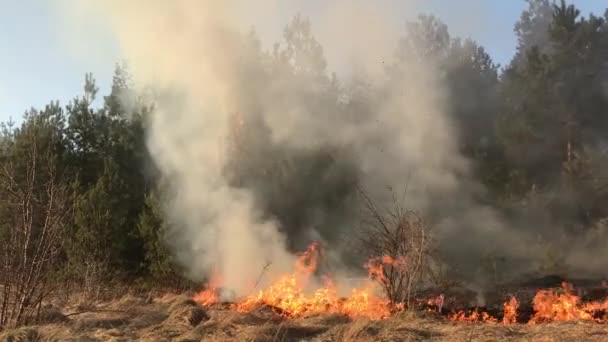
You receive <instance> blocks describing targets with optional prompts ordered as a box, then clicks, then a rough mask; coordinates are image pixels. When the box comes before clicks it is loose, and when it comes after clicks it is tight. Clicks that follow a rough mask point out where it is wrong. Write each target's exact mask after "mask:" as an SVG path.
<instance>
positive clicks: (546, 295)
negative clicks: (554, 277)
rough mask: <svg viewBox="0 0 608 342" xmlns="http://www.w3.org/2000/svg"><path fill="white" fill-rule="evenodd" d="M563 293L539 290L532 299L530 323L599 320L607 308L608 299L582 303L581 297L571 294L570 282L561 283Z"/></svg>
mask: <svg viewBox="0 0 608 342" xmlns="http://www.w3.org/2000/svg"><path fill="white" fill-rule="evenodd" d="M562 289H563V293H558V292H557V291H553V290H539V291H538V292H537V293H536V296H534V299H533V300H532V304H533V305H534V317H533V318H532V319H531V320H530V322H529V323H530V324H537V323H545V322H554V321H577V320H584V321H590V320H594V321H601V320H602V318H601V317H598V316H600V314H603V313H604V311H606V310H607V309H608V299H606V300H605V301H603V302H591V303H586V304H584V303H582V302H581V298H580V297H579V296H577V295H575V294H573V293H572V292H573V287H572V286H571V285H570V284H567V283H562Z"/></svg>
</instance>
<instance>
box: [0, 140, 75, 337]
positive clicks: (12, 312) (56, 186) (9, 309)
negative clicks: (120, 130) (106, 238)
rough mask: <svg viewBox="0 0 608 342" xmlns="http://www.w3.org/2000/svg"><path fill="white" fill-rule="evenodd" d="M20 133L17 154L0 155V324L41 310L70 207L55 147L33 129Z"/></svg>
mask: <svg viewBox="0 0 608 342" xmlns="http://www.w3.org/2000/svg"><path fill="white" fill-rule="evenodd" d="M22 134H25V135H27V136H26V139H27V140H29V141H27V142H26V143H25V144H23V145H24V146H22V147H24V148H23V149H20V154H19V156H14V155H13V156H11V155H6V154H5V155H3V156H2V157H3V158H2V160H0V193H1V194H0V210H1V211H2V212H1V213H0V234H1V235H2V236H1V238H2V239H1V240H2V241H3V243H2V244H0V267H1V268H0V329H2V328H4V327H10V326H18V325H22V324H27V323H29V322H31V321H32V320H33V319H35V318H36V317H37V316H38V314H39V311H40V307H41V304H42V301H43V300H44V299H45V298H46V296H48V295H49V293H50V292H51V291H52V290H53V288H54V287H53V286H52V285H51V284H50V282H49V280H50V274H51V271H52V270H53V266H54V264H55V262H56V261H57V258H58V256H59V253H60V251H61V247H62V243H63V241H64V238H65V235H64V234H65V229H66V225H67V222H69V217H70V215H71V213H72V211H71V202H70V199H71V198H72V196H71V193H70V187H69V186H68V185H66V184H65V183H62V182H61V177H60V175H59V174H58V172H57V165H56V163H55V159H54V154H53V152H52V148H51V147H50V146H49V145H46V146H44V147H40V145H44V144H40V143H39V141H38V137H37V136H36V135H37V134H36V132H35V130H34V132H23V133H22Z"/></svg>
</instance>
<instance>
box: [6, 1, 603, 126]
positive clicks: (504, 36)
mask: <svg viewBox="0 0 608 342" xmlns="http://www.w3.org/2000/svg"><path fill="white" fill-rule="evenodd" d="M58 1H59V0H21V1H14V0H0V44H1V45H2V50H1V51H2V53H0V121H8V120H9V119H10V118H12V119H13V120H14V121H19V118H20V117H21V116H22V114H23V112H24V111H25V110H27V109H29V108H31V107H34V108H42V107H44V105H46V104H48V103H49V102H50V101H51V100H58V101H59V102H60V103H61V104H66V103H68V102H69V101H70V100H71V99H73V98H74V97H75V96H78V95H80V94H82V86H83V83H84V74H85V73H87V72H91V73H93V75H94V76H95V78H96V80H97V84H98V86H99V88H100V93H101V95H103V94H106V93H107V92H108V90H109V87H110V82H111V78H112V72H113V69H114V65H115V63H116V62H119V61H120V60H121V56H120V47H119V46H118V43H117V42H116V41H115V40H114V37H113V36H112V34H111V33H110V32H109V31H107V30H104V29H103V23H99V22H97V23H96V22H95V20H99V18H97V19H96V18H82V20H77V21H69V20H67V18H68V17H69V16H65V15H63V13H62V8H61V6H59V5H58ZM265 1H272V0H265ZM411 1H415V2H416V5H415V8H416V11H414V13H412V11H411V7H412V6H408V7H407V8H409V9H410V10H408V9H406V7H405V6H404V5H403V3H404V0H382V1H376V3H377V4H378V6H385V7H386V8H389V9H390V10H389V11H388V12H389V13H391V15H392V16H393V18H392V19H393V20H394V21H395V22H397V23H399V24H401V23H404V22H405V21H406V20H409V19H412V18H414V17H415V16H416V15H417V14H419V13H432V14H434V15H436V16H437V17H439V18H440V19H441V20H443V21H444V22H445V23H446V24H447V25H448V28H449V31H450V34H451V35H452V36H460V37H463V38H466V37H470V38H472V39H474V40H476V41H477V42H478V43H479V44H480V45H482V46H484V47H485V48H486V50H487V51H488V52H489V53H490V55H491V56H492V58H493V59H494V61H495V62H497V63H500V64H502V65H505V64H507V63H508V61H509V60H510V58H511V57H512V56H513V53H514V52H515V46H516V43H517V42H516V37H515V35H514V33H513V25H514V24H515V22H516V21H517V19H518V18H519V15H520V14H521V12H522V10H523V9H524V8H525V2H524V1H523V0H459V1H453V0H410V2H411ZM321 3H323V1H312V0H311V1H280V0H279V1H276V4H277V5H276V6H277V11H276V12H275V13H274V17H275V19H274V20H268V19H267V18H265V16H264V15H263V14H262V13H255V12H252V13H254V14H252V15H251V22H250V23H248V24H249V26H250V27H255V29H256V31H257V32H258V34H259V36H260V37H261V39H262V40H263V41H264V42H265V43H266V45H267V46H270V45H271V44H272V42H274V41H277V40H278V39H279V38H280V36H281V32H282V29H283V28H284V26H285V24H286V23H287V21H288V20H289V19H290V18H291V17H292V16H293V15H294V14H296V13H301V14H302V15H304V16H309V17H311V18H313V19H312V20H311V21H312V28H313V31H314V27H315V21H314V18H315V14H316V12H317V11H319V7H320V4H321ZM570 3H574V4H575V5H576V6H577V7H578V8H579V9H581V11H582V13H583V15H588V14H589V12H593V13H595V14H603V13H604V10H605V9H606V8H608V0H571V1H570ZM83 32H86V35H84V34H82V33H83ZM321 43H322V41H321ZM330 68H331V63H330Z"/></svg>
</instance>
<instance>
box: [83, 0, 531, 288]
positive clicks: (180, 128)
mask: <svg viewBox="0 0 608 342" xmlns="http://www.w3.org/2000/svg"><path fill="white" fill-rule="evenodd" d="M76 6H84V7H81V8H79V9H80V10H82V11H84V12H83V13H88V14H90V15H96V16H101V17H102V18H104V20H105V22H106V23H107V25H108V27H109V28H110V29H111V30H112V32H113V33H114V35H115V36H116V38H117V39H118V41H119V43H120V47H121V52H122V54H123V56H124V57H125V58H126V59H127V60H128V61H129V63H130V66H131V69H132V71H133V74H134V77H135V80H136V82H137V84H140V85H142V86H148V87H152V88H153V89H154V92H155V94H156V96H155V101H156V102H155V110H154V112H153V114H152V118H151V124H150V127H149V131H148V139H149V149H150V151H151V154H152V155H153V156H154V158H155V161H156V163H157V165H158V167H159V168H160V170H161V171H162V173H163V176H164V177H165V178H166V179H168V180H169V182H170V184H171V186H172V192H171V195H170V196H168V198H167V199H166V200H167V206H168V208H167V209H168V210H167V212H168V219H169V220H170V222H171V223H172V227H173V229H174V230H175V231H174V234H172V236H176V240H174V241H171V244H172V246H173V247H174V251H175V253H176V255H177V256H178V258H179V260H180V262H182V263H183V264H184V265H186V266H187V268H188V270H189V272H190V273H191V275H192V277H194V278H201V277H203V276H205V275H208V274H209V273H211V272H215V273H219V274H221V276H222V277H223V281H224V283H225V285H226V286H227V287H229V288H232V289H235V290H236V291H237V293H243V292H244V291H246V290H247V288H248V286H249V284H250V283H251V281H252V279H256V278H257V277H258V276H259V273H260V271H261V270H262V269H264V265H266V264H268V263H270V264H271V267H270V270H269V273H273V272H283V271H286V270H288V269H289V268H290V266H291V265H292V263H293V260H294V254H293V251H294V250H297V249H301V248H302V247H303V246H304V245H306V244H307V243H309V242H311V241H312V240H322V241H323V242H325V243H327V244H328V245H329V247H330V248H329V250H333V251H337V252H336V255H335V259H336V260H337V261H338V262H340V263H343V264H347V263H348V262H349V260H344V259H348V258H349V257H348V253H342V251H344V250H347V248H346V242H345V241H347V240H348V239H347V238H348V237H349V236H351V235H352V233H353V232H354V230H355V228H356V225H357V222H358V218H357V214H358V210H357V205H356V199H355V195H356V194H355V192H356V191H355V190H356V189H357V188H362V189H365V190H366V191H367V192H368V193H369V194H370V196H371V197H373V199H374V200H375V201H377V202H378V203H380V204H381V205H390V204H391V202H392V200H393V196H394V194H396V193H397V194H398V193H400V192H401V191H402V190H403V188H405V187H406V186H407V193H406V196H405V201H406V206H407V207H409V208H412V209H418V210H421V211H422V212H424V213H426V214H428V215H429V216H430V217H432V218H433V220H432V221H433V225H434V226H435V228H436V229H435V231H436V234H437V237H438V239H439V240H440V244H441V252H442V253H443V254H444V255H445V256H446V257H447V258H449V260H450V261H451V262H452V263H453V264H454V267H455V268H454V269H456V270H458V271H459V272H463V273H466V272H468V273H467V274H474V271H475V270H477V269H478V264H479V262H480V260H481V258H483V257H484V256H487V255H490V254H492V252H494V251H500V252H501V253H502V254H504V255H506V256H508V257H511V258H513V259H514V260H521V261H522V265H523V264H524V263H523V262H524V261H525V262H528V261H529V260H532V259H534V258H537V257H538V255H536V254H537V252H535V251H532V250H530V249H529V248H526V246H528V245H530V244H532V243H534V239H535V236H534V234H532V233H530V232H526V231H522V230H520V229H514V228H512V227H509V225H507V224H506V223H505V220H504V219H503V218H502V217H501V215H500V214H499V213H498V212H496V211H495V210H494V209H493V208H491V207H489V206H487V205H483V204H481V202H480V200H479V198H482V197H483V192H484V189H483V187H482V186H481V185H480V184H478V183H477V182H475V181H474V180H473V177H472V174H471V167H470V165H469V162H468V161H467V160H466V158H464V157H463V156H462V155H461V154H460V153H459V149H458V132H456V131H455V130H454V124H453V123H452V122H451V120H450V116H449V113H450V108H449V100H448V95H449V94H448V93H447V90H446V88H445V84H444V82H443V80H442V78H441V74H439V72H438V71H437V70H438V68H437V67H436V65H435V61H434V60H433V59H432V58H421V57H420V55H419V54H416V53H414V50H416V49H417V50H418V51H420V50H421V49H422V50H424V48H425V47H424V46H423V45H424V42H416V41H411V42H409V43H410V45H409V47H410V48H411V50H412V51H409V50H407V49H406V53H405V55H404V54H402V55H400V56H399V58H398V59H397V58H396V55H395V53H394V51H395V48H396V46H397V39H398V38H399V36H402V35H403V32H401V27H399V25H394V24H393V21H392V19H391V18H393V16H390V15H388V14H387V13H383V10H382V9H380V7H374V6H372V5H371V3H369V2H363V1H361V2H350V1H338V2H333V3H332V5H323V4H321V5H319V8H318V9H317V10H318V13H319V14H318V15H319V17H318V18H312V19H313V20H312V21H313V22H318V23H319V25H318V28H314V29H313V28H312V27H311V26H310V23H309V22H308V21H307V20H306V19H305V18H303V17H300V16H296V17H294V19H292V20H291V21H289V22H285V24H288V27H287V29H286V30H285V35H284V41H283V42H282V43H281V44H280V45H278V46H275V48H274V49H270V50H267V49H265V48H264V47H263V46H265V45H264V43H263V42H260V41H259V40H258V39H257V38H256V37H255V35H252V34H251V33H250V31H249V27H248V23H249V22H250V21H248V20H247V19H246V18H245V17H244V15H245V14H246V13H247V12H248V10H246V8H250V9H251V11H252V12H254V13H267V14H268V15H272V14H276V13H278V12H279V11H278V6H279V5H278V4H277V3H275V2H274V1H267V2H264V3H263V4H262V3H259V2H256V5H255V7H254V8H252V6H251V4H248V3H246V2H244V1H195V0H176V1H156V0H154V1H144V0H132V1H97V2H95V5H91V4H88V5H83V4H80V5H76ZM411 10H412V11H415V10H416V9H415V8H414V2H412V8H411ZM370 13H374V14H373V15H372V14H370ZM283 19H284V18H283ZM372 19H373V20H372ZM269 20H273V21H275V20H277V18H273V17H272V16H271V19H269ZM363 23H365V24H363ZM313 32H314V35H313ZM315 36H317V37H319V41H322V42H323V47H321V44H319V43H318V41H317V40H316V39H315V38H314V37H315ZM428 48H430V47H428ZM324 49H326V50H324ZM408 51H409V52H408ZM325 56H330V57H331V58H330V60H331V61H332V63H330V64H329V66H330V67H332V68H334V70H339V71H340V77H336V76H335V75H334V76H332V74H331V70H329V69H328V62H327V60H326V59H325ZM341 79H348V81H340V80H341ZM387 186H390V187H393V191H389V190H387Z"/></svg>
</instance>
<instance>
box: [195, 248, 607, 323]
mask: <svg viewBox="0 0 608 342" xmlns="http://www.w3.org/2000/svg"><path fill="white" fill-rule="evenodd" d="M318 257H319V245H318V244H316V243H313V244H311V245H310V246H309V247H308V249H307V250H306V251H305V252H304V253H302V254H301V255H300V256H299V257H298V259H297V261H296V264H295V265H294V271H293V273H292V274H286V275H283V276H282V277H279V278H278V279H277V280H276V281H275V282H273V283H272V284H271V285H270V286H269V287H267V288H265V289H262V290H259V291H257V292H255V293H253V294H251V295H249V296H246V297H244V298H241V299H239V300H237V301H236V302H234V303H228V304H225V305H226V308H227V309H229V310H234V311H237V312H242V313H248V312H253V311H255V310H259V309H261V308H265V309H266V311H268V312H269V313H270V314H271V315H275V316H279V317H284V318H290V319H294V318H306V317H311V316H315V315H320V314H324V315H341V316H345V317H349V318H350V319H367V320H371V321H378V320H384V319H387V318H390V317H391V316H393V315H394V314H395V313H398V312H401V311H403V310H405V309H408V308H407V307H406V306H405V304H404V303H394V302H391V301H390V300H389V299H387V298H388V297H387V296H383V295H382V294H381V289H382V287H381V285H380V284H382V282H383V281H384V280H385V279H386V274H387V267H390V271H391V272H394V270H395V269H398V268H406V267H407V266H408V263H407V259H406V258H404V257H400V256H381V257H374V258H372V259H371V260H370V261H369V262H368V263H366V264H365V268H367V270H368V275H369V279H368V280H367V282H366V283H365V285H364V286H363V287H358V288H353V289H352V290H351V292H350V295H348V296H345V297H341V296H339V295H338V291H337V287H336V285H335V284H334V283H333V281H332V280H331V278H330V277H329V276H327V275H326V276H324V277H323V279H324V281H323V286H321V287H319V288H317V289H314V290H312V291H306V288H307V285H309V283H310V280H311V278H312V277H313V276H314V272H315V271H316V269H317V265H318ZM220 286H221V282H219V281H218V278H215V279H214V280H212V282H210V283H209V284H208V286H207V289H206V290H204V291H201V292H200V293H198V294H196V295H195V296H194V300H195V301H196V302H197V303H199V304H201V305H203V306H207V307H209V306H212V305H214V304H216V303H218V302H219V300H220V298H219V296H218V290H219V288H220ZM422 302H423V303H425V306H426V310H427V311H434V312H436V313H437V314H439V315H445V316H447V318H448V319H449V320H450V321H453V322H461V323H488V324H502V325H514V324H517V323H528V324H529V325H535V324H540V323H550V322H569V321H590V322H597V323H604V322H606V320H607V319H608V314H607V312H608V298H606V299H604V300H602V301H588V302H584V301H583V300H582V299H581V297H580V296H579V295H576V294H575V293H574V288H573V286H572V285H570V284H568V283H566V282H563V283H562V286H561V288H560V289H541V290H538V291H537V292H536V295H535V296H534V298H533V299H532V300H531V304H532V307H531V311H532V313H531V315H529V317H527V318H522V315H521V313H520V312H519V309H520V306H521V303H520V302H519V300H518V299H517V298H516V297H515V296H511V297H510V298H508V299H507V300H506V301H505V302H504V303H503V305H502V310H500V312H495V313H490V312H488V311H486V310H481V309H479V308H475V309H472V310H459V311H449V308H445V307H444V305H445V303H444V302H445V296H444V295H443V294H440V295H439V296H436V297H432V298H429V299H427V300H424V301H422ZM409 309H415V308H414V307H412V308H409Z"/></svg>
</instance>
